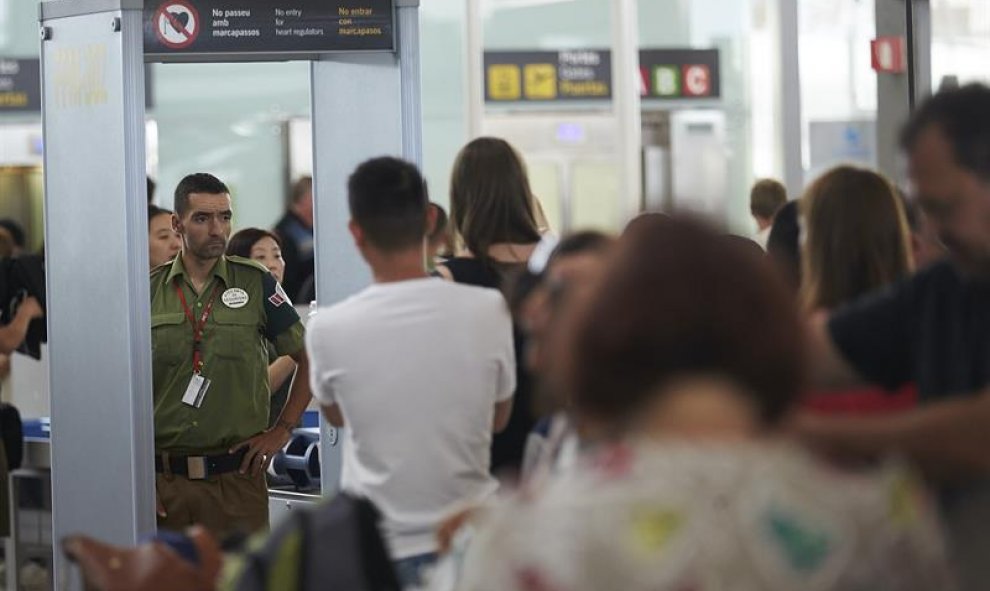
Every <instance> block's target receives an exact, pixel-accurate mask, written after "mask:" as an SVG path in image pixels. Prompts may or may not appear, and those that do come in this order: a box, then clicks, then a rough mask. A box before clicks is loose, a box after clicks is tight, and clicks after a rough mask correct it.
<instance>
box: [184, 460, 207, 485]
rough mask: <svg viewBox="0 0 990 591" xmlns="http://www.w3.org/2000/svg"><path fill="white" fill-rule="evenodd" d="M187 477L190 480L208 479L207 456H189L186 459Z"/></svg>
mask: <svg viewBox="0 0 990 591" xmlns="http://www.w3.org/2000/svg"><path fill="white" fill-rule="evenodd" d="M186 476H187V477H188V478H189V480H205V479H206V456H189V457H187V458H186Z"/></svg>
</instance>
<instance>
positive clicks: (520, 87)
mask: <svg viewBox="0 0 990 591" xmlns="http://www.w3.org/2000/svg"><path fill="white" fill-rule="evenodd" d="M639 63H640V93H641V95H642V96H643V98H657V99H689V100H691V99H711V98H718V97H719V95H720V91H721V88H720V83H719V76H720V72H719V57H718V50H716V49H703V50H696V49H644V50H642V51H640V54H639ZM484 66H485V101H486V102H487V103H489V104H497V103H519V102H522V103H537V102H554V101H607V100H610V99H611V98H612V61H611V52H610V51H609V50H607V49H585V50H571V51H486V52H485V59H484Z"/></svg>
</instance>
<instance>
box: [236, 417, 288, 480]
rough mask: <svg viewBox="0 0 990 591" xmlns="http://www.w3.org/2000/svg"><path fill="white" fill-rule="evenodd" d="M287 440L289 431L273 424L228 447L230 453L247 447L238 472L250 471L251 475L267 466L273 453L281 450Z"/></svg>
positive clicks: (258, 472) (259, 472)
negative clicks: (261, 431) (271, 426)
mask: <svg viewBox="0 0 990 591" xmlns="http://www.w3.org/2000/svg"><path fill="white" fill-rule="evenodd" d="M288 442H289V432H288V431H287V430H285V429H282V428H281V427H279V426H275V427H274V428H272V429H268V430H267V431H265V432H263V433H259V434H258V435H255V436H254V437H252V438H251V439H248V440H247V441H245V442H243V443H239V444H237V445H235V446H234V447H232V448H231V449H230V453H232V454H236V453H237V452H239V451H241V450H242V449H244V448H247V453H245V454H244V461H243V462H241V468H240V473H241V474H247V473H248V472H250V473H251V474H252V475H255V476H257V475H258V474H261V473H262V472H264V471H265V470H266V469H267V468H268V464H270V463H271V462H272V458H274V457H275V454H277V453H278V452H279V451H281V449H282V448H283V447H285V444H286V443H288Z"/></svg>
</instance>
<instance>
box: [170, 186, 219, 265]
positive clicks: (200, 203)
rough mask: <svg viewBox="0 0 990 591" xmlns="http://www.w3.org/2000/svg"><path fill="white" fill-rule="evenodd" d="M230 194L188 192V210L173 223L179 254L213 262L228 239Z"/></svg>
mask: <svg viewBox="0 0 990 591" xmlns="http://www.w3.org/2000/svg"><path fill="white" fill-rule="evenodd" d="M232 217H233V212H232V211H231V208H230V195H228V194H227V193H218V194H212V193H191V194H190V195H189V210H188V211H186V214H185V215H184V216H183V217H182V218H181V219H177V220H176V223H175V226H176V227H175V230H176V232H178V233H179V235H180V236H181V237H182V249H183V251H185V252H187V253H189V254H191V255H192V256H194V257H196V258H199V259H215V258H217V257H219V256H220V255H222V254H223V252H224V251H225V250H226V249H227V240H228V239H229V238H230V220H231V218H232Z"/></svg>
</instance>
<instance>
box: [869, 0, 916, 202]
mask: <svg viewBox="0 0 990 591" xmlns="http://www.w3.org/2000/svg"><path fill="white" fill-rule="evenodd" d="M907 1H911V0H907ZM906 12H907V10H906V6H905V0H876V18H877V37H888V36H889V37H904V38H907V33H908V23H907V17H906ZM910 114H911V85H910V80H909V77H908V75H907V74H906V73H905V74H890V73H883V72H878V73H877V167H878V168H879V169H880V171H881V172H883V173H884V174H885V175H887V176H889V177H890V178H891V179H893V180H894V181H895V182H897V183H899V184H900V183H902V182H903V181H904V180H905V179H906V176H907V175H906V170H905V165H904V162H903V161H902V159H901V154H900V148H899V146H898V142H897V139H898V135H899V133H900V129H901V126H902V125H903V124H904V122H905V121H907V118H908V116H909V115H910Z"/></svg>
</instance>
